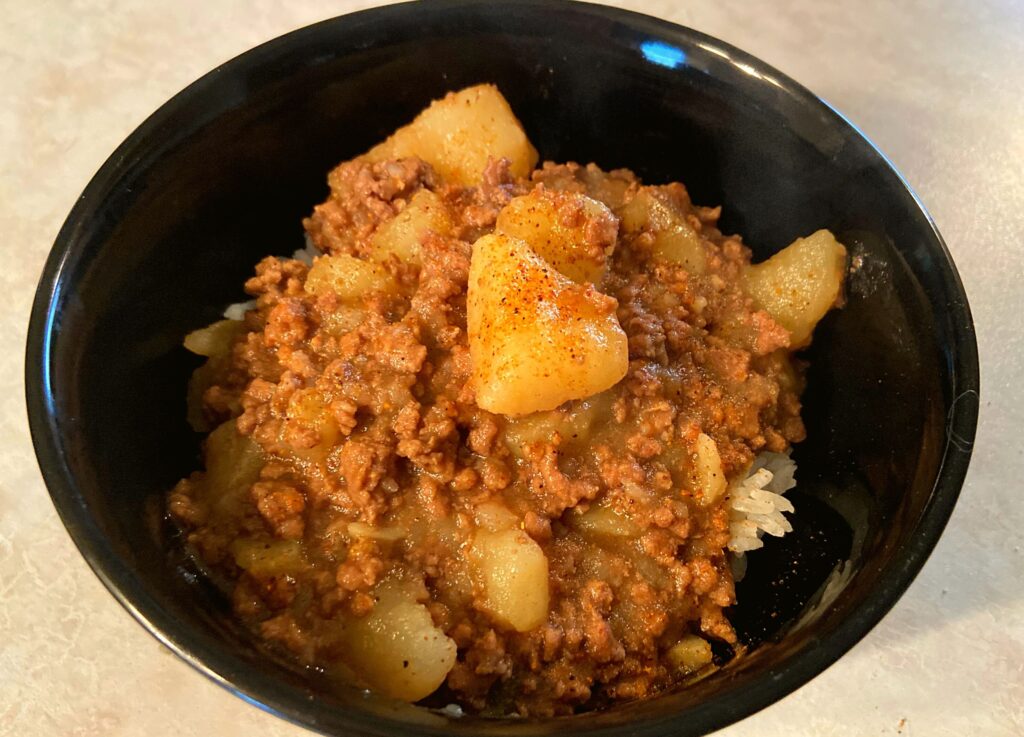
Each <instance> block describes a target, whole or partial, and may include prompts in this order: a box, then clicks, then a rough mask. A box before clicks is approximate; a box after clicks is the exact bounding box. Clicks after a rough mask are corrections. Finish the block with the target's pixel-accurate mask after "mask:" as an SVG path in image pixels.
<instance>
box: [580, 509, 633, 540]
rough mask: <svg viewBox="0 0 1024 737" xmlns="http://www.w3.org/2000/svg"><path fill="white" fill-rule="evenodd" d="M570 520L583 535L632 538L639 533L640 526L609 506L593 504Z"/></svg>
mask: <svg viewBox="0 0 1024 737" xmlns="http://www.w3.org/2000/svg"><path fill="white" fill-rule="evenodd" d="M571 520H572V526H573V527H574V528H576V529H577V530H579V531H580V532H582V533H583V534H584V535H589V536H594V537H623V538H632V537H636V536H637V535H639V534H640V528H639V527H638V526H637V525H636V523H634V522H633V520H631V519H629V518H628V517H626V516H625V515H622V514H619V513H618V512H616V511H615V510H614V509H612V508H611V507H604V506H593V507H591V508H590V509H588V510H587V511H586V512H584V513H583V514H581V515H579V516H578V517H572V518H571Z"/></svg>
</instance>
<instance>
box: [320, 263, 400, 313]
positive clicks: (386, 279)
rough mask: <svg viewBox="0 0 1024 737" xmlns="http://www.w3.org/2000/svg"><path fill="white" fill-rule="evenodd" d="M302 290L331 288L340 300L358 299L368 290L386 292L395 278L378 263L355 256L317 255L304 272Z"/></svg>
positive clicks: (322, 291) (391, 287) (352, 301)
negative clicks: (307, 272)
mask: <svg viewBox="0 0 1024 737" xmlns="http://www.w3.org/2000/svg"><path fill="white" fill-rule="evenodd" d="M305 289H306V292H307V293H309V294H314V295H321V294H324V293H326V292H334V293H335V294H337V295H338V297H339V298H341V300H342V301H343V302H349V303H354V302H358V301H359V300H360V299H362V298H363V296H364V295H366V294H367V293H369V292H390V291H393V290H394V289H395V282H394V280H393V279H392V278H391V276H390V274H388V272H386V271H385V270H384V268H383V267H382V266H381V265H380V264H376V263H371V262H369V261H364V260H362V259H360V258H356V257H355V256H346V255H344V254H339V255H337V256H320V257H319V258H318V259H317V260H316V261H314V262H313V265H312V266H311V267H310V269H309V274H308V275H307V276H306V285H305Z"/></svg>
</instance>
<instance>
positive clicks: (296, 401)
mask: <svg viewBox="0 0 1024 737" xmlns="http://www.w3.org/2000/svg"><path fill="white" fill-rule="evenodd" d="M285 422H286V424H287V423H299V424H300V425H302V426H304V427H307V428H309V429H311V430H313V431H314V432H316V434H317V437H318V438H319V440H318V442H317V443H316V444H315V445H314V446H313V447H311V448H295V449H294V452H295V453H296V455H299V456H301V457H303V458H307V459H309V460H321V459H322V458H323V456H324V454H325V453H327V451H329V450H330V449H331V448H332V447H333V446H334V443H335V442H336V441H337V440H338V422H337V420H336V419H335V418H334V414H333V413H332V412H331V410H330V407H329V406H328V402H327V401H326V399H325V398H324V396H323V394H321V393H320V392H319V391H317V390H316V389H312V388H309V389H299V390H298V391H296V392H295V393H294V394H292V396H291V398H290V399H289V400H288V415H287V418H286V420H285Z"/></svg>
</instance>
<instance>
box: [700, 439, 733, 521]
mask: <svg viewBox="0 0 1024 737" xmlns="http://www.w3.org/2000/svg"><path fill="white" fill-rule="evenodd" d="M694 481H695V483H694V486H695V491H697V492H699V496H698V497H697V498H698V499H699V500H700V503H701V504H702V505H704V506H709V505H711V504H714V503H715V502H717V501H718V500H719V499H720V498H721V497H722V494H724V493H725V489H726V486H727V482H726V478H725V471H724V470H723V468H722V457H721V456H720V455H719V454H718V445H716V444H715V441H714V440H712V439H711V438H710V437H709V436H708V435H705V434H704V433H701V434H700V435H698V436H697V447H696V463H695V464H694Z"/></svg>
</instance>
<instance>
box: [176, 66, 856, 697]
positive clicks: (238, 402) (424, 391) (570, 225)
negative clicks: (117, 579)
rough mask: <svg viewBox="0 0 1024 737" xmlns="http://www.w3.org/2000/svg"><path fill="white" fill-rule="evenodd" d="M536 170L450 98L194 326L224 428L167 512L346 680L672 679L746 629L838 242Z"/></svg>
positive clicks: (237, 601) (495, 106) (363, 162)
mask: <svg viewBox="0 0 1024 737" xmlns="http://www.w3.org/2000/svg"><path fill="white" fill-rule="evenodd" d="M536 164H537V152H536V151H535V150H534V148H533V146H531V145H530V142H529V141H528V140H527V138H526V135H525V133H524V131H523V129H522V127H521V125H520V123H519V121H518V120H517V119H516V118H515V116H514V115H513V113H512V110H511V109H510V108H509V105H508V103H507V102H506V101H505V99H504V98H503V97H502V95H501V94H500V92H499V91H498V90H497V89H496V88H495V87H493V86H490V85H481V86H477V87H472V88H469V89H466V90H463V91H461V92H457V93H452V94H449V95H448V96H447V97H445V98H444V99H443V100H440V101H437V102H434V103H433V104H432V105H430V106H429V107H428V108H427V109H426V110H424V111H423V112H422V113H421V114H420V115H419V116H418V117H417V118H416V119H415V120H414V121H413V122H412V123H411V124H409V125H408V126H406V127H404V128H401V129H399V130H398V131H396V132H395V134H394V135H392V136H391V137H390V138H388V139H387V140H386V141H384V142H383V143H381V144H380V145H378V146H376V147H375V148H373V149H371V150H370V151H369V152H367V153H365V154H364V155H362V156H359V157H357V158H355V159H353V160H351V161H347V162H344V163H342V164H341V165H339V166H338V167H337V168H336V169H334V170H333V171H331V172H330V174H329V175H328V183H329V185H330V194H329V196H328V198H327V199H326V200H325V201H324V202H323V203H322V204H320V205H317V206H316V207H315V208H314V209H313V214H312V215H311V216H310V217H309V218H307V219H306V220H305V222H304V226H305V229H306V233H307V236H308V246H307V249H306V250H305V251H300V252H297V253H296V254H295V257H293V258H276V257H272V256H271V257H267V258H265V259H263V260H262V261H261V262H260V263H259V264H258V265H257V266H256V273H255V276H253V277H252V278H251V279H249V280H248V281H247V282H246V283H245V290H246V291H247V292H248V294H250V295H251V296H252V297H253V298H254V301H253V302H251V303H248V304H245V305H234V306H232V307H231V308H229V310H228V313H227V316H228V317H229V318H231V319H226V320H222V321H220V322H217V323H214V324H213V325H210V326H209V327H207V328H204V329H202V330H198V331H196V332H194V333H192V334H190V335H189V336H188V337H187V338H186V340H185V345H186V347H187V348H189V349H190V350H191V351H193V352H194V353H197V354H199V355H201V356H205V357H207V361H206V363H205V364H204V365H203V366H202V367H200V368H199V369H198V370H197V371H196V372H195V374H194V376H193V378H192V381H191V384H190V386H189V419H190V421H191V422H192V424H193V425H194V427H195V428H196V429H197V430H201V431H204V432H207V431H208V432H209V436H208V437H207V439H206V441H205V445H204V458H205V468H206V470H205V471H202V472H197V473H194V474H192V475H191V476H190V477H189V478H188V479H185V480H183V481H181V482H180V483H179V484H178V485H177V486H176V487H175V488H174V490H173V491H172V492H171V493H170V496H169V500H168V506H169V510H170V514H171V515H172V517H173V519H174V520H176V521H177V522H178V523H179V524H180V525H181V527H182V528H183V530H184V531H185V535H186V537H187V541H188V545H189V548H190V550H191V551H192V553H193V555H194V556H195V557H196V559H197V560H198V561H199V562H200V563H201V564H202V565H203V566H204V567H205V568H206V569H207V570H208V571H209V572H210V574H211V575H212V576H214V577H215V578H217V579H218V580H220V581H223V582H225V583H226V585H228V586H229V588H230V589H231V591H232V599H233V605H234V610H235V612H236V613H237V615H238V617H240V618H241V619H242V620H244V621H245V622H247V623H250V624H251V626H252V627H253V628H254V630H255V631H256V632H258V633H259V635H260V637H262V638H263V639H265V640H266V641H268V642H270V643H273V644H274V645H276V646H280V647H281V648H283V649H284V650H286V651H288V652H290V653H292V654H293V655H294V657H296V658H298V659H299V660H301V662H302V663H304V664H307V665H309V666H312V667H317V668H319V669H321V670H322V671H324V672H326V673H328V674H331V675H336V676H337V677H338V679H339V681H342V682H345V683H355V684H358V685H361V686H366V687H368V688H370V689H371V690H373V691H375V692H378V693H380V694H384V695H386V696H390V697H394V698H397V699H402V700H406V701H419V700H422V699H427V697H430V698H429V699H428V701H427V703H430V704H434V705H438V706H441V705H445V704H451V703H454V704H458V705H459V706H460V707H461V708H463V709H466V710H467V711H473V712H478V713H484V714H510V713H518V714H521V715H537V716H543V715H557V714H570V713H573V712H576V711H580V710H583V709H589V708H597V707H601V706H604V705H608V704H610V703H613V702H616V701H622V700H629V699H639V698H644V697H647V696H651V695H653V694H655V693H657V692H659V691H661V690H664V689H666V688H668V687H671V686H673V685H676V684H679V683H682V682H684V681H686V680H688V679H694V678H699V677H701V676H702V675H704V674H706V673H707V672H709V671H710V670H711V669H713V668H715V667H716V666H715V663H714V662H713V657H712V643H713V642H718V643H722V644H723V645H724V646H732V645H735V644H736V635H735V633H734V631H733V628H732V627H731V626H730V624H729V622H728V620H727V619H726V617H725V616H724V614H723V608H724V607H728V606H729V605H731V604H733V603H734V602H735V592H734V585H733V575H732V572H731V565H732V564H733V563H734V559H735V558H736V557H737V556H740V555H742V554H743V553H744V551H747V550H751V549H754V548H757V547H759V546H760V545H761V541H760V535H761V534H762V532H768V533H771V534H775V535H781V534H783V533H784V532H786V531H787V530H788V529H790V528H789V523H788V522H787V520H786V518H785V516H784V512H789V511H792V506H791V505H790V504H789V502H788V501H787V500H786V499H785V498H784V497H783V496H782V494H783V493H784V492H785V491H786V490H787V489H789V488H790V487H792V486H793V483H794V482H793V470H794V469H793V464H792V463H791V461H790V460H789V457H788V453H789V450H790V447H791V444H792V443H795V442H798V441H800V440H801V439H803V437H804V426H803V424H802V422H801V420H800V393H801V390H802V386H803V379H802V367H801V365H800V363H799V362H798V361H796V360H795V359H794V358H793V352H794V351H795V350H798V349H800V348H802V347H804V346H806V345H807V344H808V343H809V341H810V340H811V334H812V331H813V329H814V326H815V324H816V323H817V322H818V320H820V319H821V317H822V316H823V315H824V314H825V313H826V312H827V311H828V310H829V309H831V308H832V307H833V306H835V305H836V304H837V303H838V302H839V301H840V299H841V293H842V283H843V275H844V273H845V258H846V254H845V250H844V249H843V247H842V246H841V245H840V244H839V243H837V242H836V240H835V239H834V238H833V237H832V235H831V234H830V233H829V232H828V231H824V230H822V231H818V232H817V233H814V234H813V235H810V236H808V237H806V238H801V239H799V240H797V241H796V242H794V243H793V244H792V245H790V246H789V247H788V248H786V249H784V250H783V251H781V252H780V253H778V254H777V255H776V256H774V257H772V258H771V259H769V260H768V261H766V262H764V263H761V264H757V265H752V264H751V263H750V251H749V250H748V249H747V248H746V247H745V246H744V245H743V243H742V241H741V240H740V238H739V237H738V236H734V235H723V234H722V233H721V232H720V231H719V230H718V228H717V227H716V223H717V221H718V218H719V214H720V208H718V207H700V206H697V205H694V204H693V203H692V202H691V201H690V198H689V196H688V194H687V191H686V189H685V187H683V185H682V184H679V183H672V184H668V185H658V186H652V185H644V184H642V183H641V182H640V181H639V180H638V179H637V177H636V176H634V175H633V174H632V173H631V172H629V171H626V170H615V171H608V172H605V171H602V170H601V169H599V168H598V167H597V166H595V165H593V164H590V165H587V166H580V165H577V164H573V163H569V164H555V163H550V162H546V163H544V164H543V165H542V166H540V167H539V168H535V167H536ZM725 649H728V648H727V647H726V648H725Z"/></svg>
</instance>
